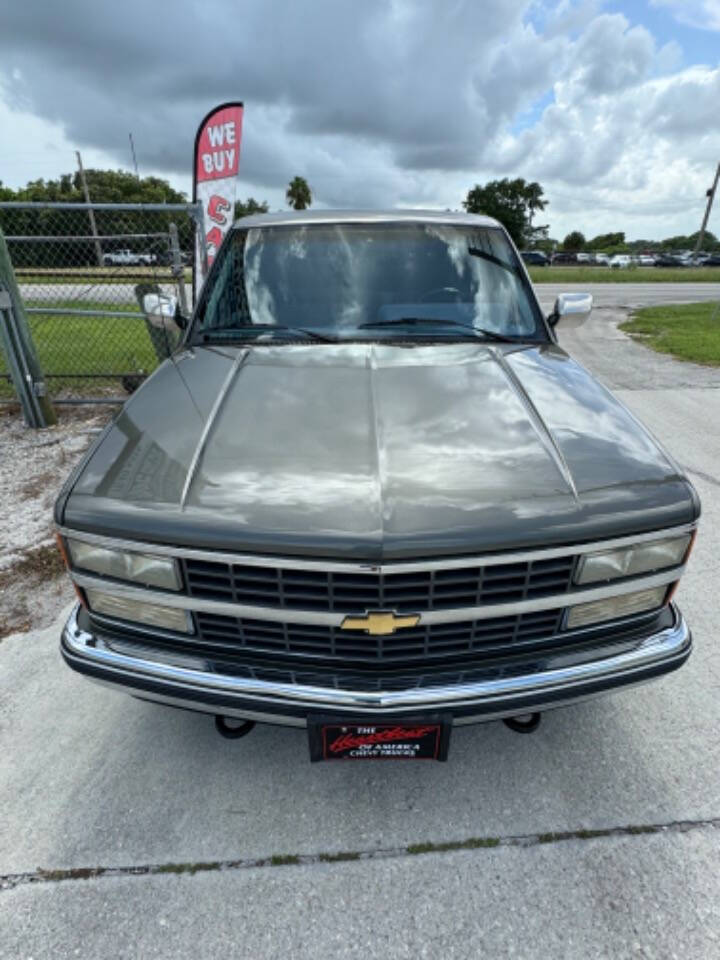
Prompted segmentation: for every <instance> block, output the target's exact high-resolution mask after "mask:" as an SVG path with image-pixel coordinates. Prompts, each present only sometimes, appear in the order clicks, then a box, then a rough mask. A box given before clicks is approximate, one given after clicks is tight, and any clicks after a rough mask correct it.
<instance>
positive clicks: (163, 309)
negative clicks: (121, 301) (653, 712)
mask: <svg viewBox="0 0 720 960" xmlns="http://www.w3.org/2000/svg"><path fill="white" fill-rule="evenodd" d="M142 308H143V311H144V313H145V314H146V315H147V318H148V320H149V321H150V323H151V324H152V325H153V326H154V327H160V328H161V329H166V330H167V329H172V328H173V326H175V327H179V328H180V329H181V330H184V329H185V327H186V326H187V320H186V319H185V317H184V316H183V315H182V313H181V312H180V304H179V302H178V300H177V298H176V297H173V296H170V295H166V294H164V293H146V294H145V296H144V297H143V298H142Z"/></svg>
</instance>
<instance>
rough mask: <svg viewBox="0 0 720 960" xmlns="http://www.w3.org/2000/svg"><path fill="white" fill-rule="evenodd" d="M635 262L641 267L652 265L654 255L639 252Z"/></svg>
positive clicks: (653, 264)
mask: <svg viewBox="0 0 720 960" xmlns="http://www.w3.org/2000/svg"><path fill="white" fill-rule="evenodd" d="M637 263H638V265H639V266H641V267H654V266H655V257H654V256H652V254H649V253H641V254H639V255H638V257H637Z"/></svg>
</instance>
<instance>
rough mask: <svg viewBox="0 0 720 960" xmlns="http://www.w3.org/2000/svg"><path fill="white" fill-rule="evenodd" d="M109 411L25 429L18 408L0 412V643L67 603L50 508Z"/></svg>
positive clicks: (62, 414)
mask: <svg viewBox="0 0 720 960" xmlns="http://www.w3.org/2000/svg"><path fill="white" fill-rule="evenodd" d="M113 409H114V408H110V407H108V408H105V407H102V408H100V409H98V408H97V407H73V408H63V409H61V410H60V411H59V416H58V420H59V422H58V424H57V426H54V427H49V428H48V429H46V430H28V429H27V427H26V426H25V422H24V420H23V418H22V415H21V414H20V413H19V412H17V409H16V408H14V407H11V406H5V407H0V490H2V497H1V498H0V530H2V531H3V534H2V538H1V539H0V638H2V637H3V636H7V635H8V634H9V633H13V632H16V631H18V630H30V629H36V628H40V627H44V626H47V625H48V624H49V623H52V621H53V619H54V618H55V617H57V613H58V610H59V609H60V608H61V607H62V606H63V605H65V604H66V603H67V602H68V601H69V600H70V599H72V596H73V591H72V587H71V586H70V584H69V582H68V581H67V579H66V578H65V577H64V576H63V575H62V574H63V566H62V561H61V560H60V556H59V553H58V551H57V547H56V546H55V539H54V536H53V526H52V506H53V502H54V500H55V497H56V496H57V493H58V491H59V489H60V487H61V486H62V483H63V481H64V480H65V477H66V476H67V475H68V473H69V472H70V470H71V469H72V467H73V466H74V465H75V463H76V462H77V460H78V459H79V458H80V457H81V456H82V454H83V453H84V452H85V451H86V450H87V448H88V446H89V445H90V443H91V442H92V440H93V438H94V436H95V434H96V433H97V432H98V431H99V430H102V428H103V426H104V424H105V423H106V421H107V419H108V417H109V416H110V415H111V413H112V410H113Z"/></svg>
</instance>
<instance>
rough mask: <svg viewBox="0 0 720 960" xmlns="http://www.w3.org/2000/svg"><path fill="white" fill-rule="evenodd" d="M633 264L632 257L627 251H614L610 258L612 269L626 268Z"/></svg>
mask: <svg viewBox="0 0 720 960" xmlns="http://www.w3.org/2000/svg"><path fill="white" fill-rule="evenodd" d="M632 265H633V262H632V257H631V256H630V255H629V254H627V253H616V254H615V256H614V257H611V259H610V266H611V267H612V268H613V270H626V269H627V268H628V267H631V266H632Z"/></svg>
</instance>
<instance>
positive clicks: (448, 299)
mask: <svg viewBox="0 0 720 960" xmlns="http://www.w3.org/2000/svg"><path fill="white" fill-rule="evenodd" d="M462 302H463V300H462V294H461V293H460V291H459V290H458V288H457V287H433V288H432V290H426V291H425V292H424V293H422V294H420V296H419V297H418V303H462Z"/></svg>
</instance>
